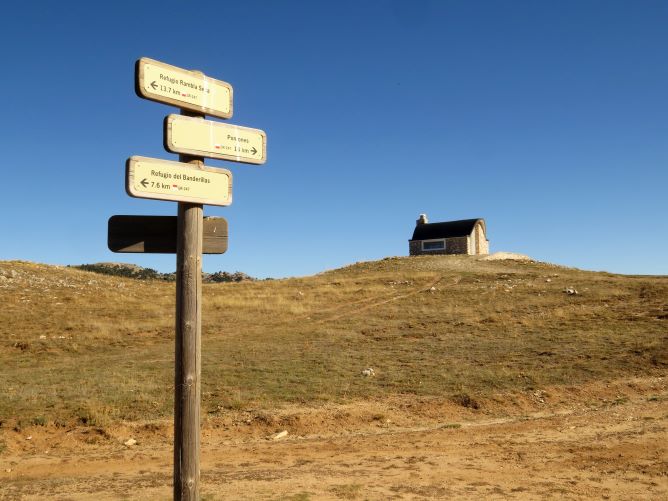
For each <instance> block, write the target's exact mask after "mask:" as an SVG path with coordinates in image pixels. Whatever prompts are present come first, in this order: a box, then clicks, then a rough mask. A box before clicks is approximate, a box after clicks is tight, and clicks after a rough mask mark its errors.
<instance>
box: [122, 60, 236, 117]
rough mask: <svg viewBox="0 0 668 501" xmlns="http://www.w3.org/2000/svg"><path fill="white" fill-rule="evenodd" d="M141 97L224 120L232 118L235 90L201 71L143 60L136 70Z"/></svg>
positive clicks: (137, 90)
mask: <svg viewBox="0 0 668 501" xmlns="http://www.w3.org/2000/svg"><path fill="white" fill-rule="evenodd" d="M135 90H136V92H137V95H138V96H139V97H143V98H145V99H150V100H152V101H157V102H159V103H166V104H171V105H174V106H178V107H179V108H186V109H189V110H193V111H199V112H200V113H204V114H206V115H211V116H214V117H220V118H230V117H231V116H232V86H231V85H230V84H228V83H227V82H223V81H222V80H216V79H215V78H210V77H207V76H206V75H204V74H203V73H201V72H199V71H189V70H184V69H182V68H178V67H176V66H171V65H169V64H165V63H161V62H160V61H155V60H153V59H149V58H147V57H142V58H141V59H140V60H138V61H137V64H136V66H135Z"/></svg>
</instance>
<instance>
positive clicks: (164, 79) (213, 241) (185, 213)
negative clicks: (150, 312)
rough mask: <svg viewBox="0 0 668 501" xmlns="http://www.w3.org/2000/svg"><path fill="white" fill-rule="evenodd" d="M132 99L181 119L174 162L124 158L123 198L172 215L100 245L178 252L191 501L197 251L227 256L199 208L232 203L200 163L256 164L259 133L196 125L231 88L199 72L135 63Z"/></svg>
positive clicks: (112, 226)
mask: <svg viewBox="0 0 668 501" xmlns="http://www.w3.org/2000/svg"><path fill="white" fill-rule="evenodd" d="M135 92H136V93H137V95H138V96H139V97H141V98H145V99H150V100H151V101H157V102H159V103H164V104H170V105H173V106H177V107H179V108H180V109H181V115H170V116H169V117H167V118H166V119H165V131H164V136H163V139H164V143H165V148H166V149H167V150H169V151H172V152H175V153H180V155H179V161H178V162H173V161H168V160H158V159H154V158H147V157H137V156H135V157H131V158H130V159H129V160H128V161H127V164H126V179H125V187H126V191H127V193H128V194H129V195H130V196H133V197H139V198H149V199H156V200H168V201H174V202H178V211H177V216H176V217H175V218H174V217H170V216H167V217H166V218H165V217H159V216H113V217H111V218H110V220H109V228H108V246H109V248H110V249H111V250H112V251H114V252H158V253H160V252H176V339H175V366H174V499H176V500H197V499H199V481H200V468H199V455H200V433H199V430H200V392H201V390H200V375H201V335H202V253H203V252H204V253H212V254H213V253H223V252H225V251H226V250H227V222H226V221H225V220H224V219H222V218H203V204H207V205H219V206H227V205H230V204H231V203H232V174H231V173H230V171H228V170H226V169H218V168H212V167H207V166H205V165H204V157H209V158H217V159H222V160H230V161H234V162H244V163H250V164H262V163H264V162H265V161H266V157H267V147H266V143H267V136H266V134H265V133H264V132H263V131H261V130H257V129H250V128H247V127H239V126H234V125H226V124H222V123H220V122H213V121H208V120H204V117H205V115H211V116H214V117H218V118H230V117H231V116H232V108H233V106H232V86H231V85H230V84H228V83H226V82H223V81H222V80H216V79H214V78H210V77H207V76H205V75H204V74H203V73H201V72H199V71H191V70H185V69H182V68H178V67H176V66H171V65H169V64H165V63H162V62H160V61H155V60H153V59H148V58H145V57H143V58H141V59H139V60H138V61H137V62H136V64H135Z"/></svg>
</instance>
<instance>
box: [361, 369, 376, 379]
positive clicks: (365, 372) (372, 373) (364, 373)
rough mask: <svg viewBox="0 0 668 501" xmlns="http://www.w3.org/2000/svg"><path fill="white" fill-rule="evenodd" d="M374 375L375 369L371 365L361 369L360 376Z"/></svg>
mask: <svg viewBox="0 0 668 501" xmlns="http://www.w3.org/2000/svg"><path fill="white" fill-rule="evenodd" d="M375 375H376V371H374V370H373V367H368V368H366V369H364V370H363V371H362V376H366V377H370V376H375Z"/></svg>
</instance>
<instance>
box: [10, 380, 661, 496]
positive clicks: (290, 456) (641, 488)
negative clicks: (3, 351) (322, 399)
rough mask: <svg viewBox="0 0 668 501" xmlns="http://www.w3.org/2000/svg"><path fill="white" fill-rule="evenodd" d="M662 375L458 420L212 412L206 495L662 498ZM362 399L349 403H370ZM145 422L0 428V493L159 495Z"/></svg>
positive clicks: (158, 444)
mask: <svg viewBox="0 0 668 501" xmlns="http://www.w3.org/2000/svg"><path fill="white" fill-rule="evenodd" d="M635 386H636V388H637V387H638V386H637V385H635ZM659 386H660V387H661V391H659V392H658V393H657V389H658V388H659V387H658V386H657V385H656V384H654V385H653V386H652V388H653V389H649V385H645V386H644V390H643V391H638V392H636V393H635V394H634V395H630V396H629V394H628V392H627V394H626V395H625V396H623V397H621V396H620V398H617V399H614V400H604V402H607V403H606V404H605V405H598V406H594V407H591V406H585V405H581V404H579V405H573V406H570V407H568V408H561V409H557V408H551V409H550V408H546V409H545V410H543V411H541V412H531V413H526V414H524V413H519V414H518V413H516V415H514V416H513V415H507V414H506V415H503V414H504V412H501V411H500V410H499V409H496V410H495V412H494V413H492V415H490V414H487V415H484V414H476V413H468V414H466V413H464V414H460V415H459V416H458V418H460V419H459V422H457V423H454V422H453V421H452V419H453V414H452V413H451V409H449V408H446V407H442V406H441V407H439V406H432V407H424V408H421V409H419V410H418V412H419V413H420V414H422V415H424V416H426V417H425V420H424V421H423V422H422V423H419V424H417V425H415V426H411V425H410V423H409V422H407V421H406V420H405V418H406V417H407V416H408V415H407V414H404V415H403V417H402V416H401V415H398V414H397V415H396V416H395V415H391V417H392V418H395V417H396V418H397V424H394V421H390V422H387V421H389V420H384V418H383V417H378V416H376V417H377V419H376V418H374V419H375V420H373V419H372V422H371V424H369V423H368V422H367V423H366V424H365V425H362V424H360V426H359V427H358V428H357V429H355V427H351V426H350V423H349V424H348V426H347V427H345V429H342V430H340V431H337V430H336V429H332V427H331V426H329V427H328V426H324V425H323V426H322V427H321V428H318V426H317V422H318V420H321V419H323V418H324V417H325V414H331V412H329V411H327V413H325V414H317V413H316V414H314V415H313V416H312V418H313V419H312V420H311V421H309V422H308V423H309V424H308V426H309V427H310V428H309V429H310V430H311V432H310V433H302V434H301V435H300V434H299V432H295V433H294V434H293V433H291V434H290V435H288V437H287V438H285V439H282V440H279V441H274V440H271V439H268V438H267V437H268V434H267V431H266V430H264V429H262V430H260V429H254V428H253V426H247V427H246V428H243V423H242V425H241V426H242V428H239V427H234V426H231V423H229V422H228V423H218V424H217V425H216V426H211V425H209V426H207V427H205V430H204V433H203V440H202V494H203V499H204V500H207V499H208V500H212V499H230V500H255V499H258V500H320V499H324V500H328V499H360V500H389V499H396V500H404V499H405V500H408V499H473V498H479V499H508V498H513V499H550V498H552V499H589V498H592V499H594V498H595V499H668V446H667V440H666V439H667V438H668V434H667V432H666V430H667V424H668V398H667V395H666V392H665V382H663V381H662V382H661V384H660V385H659ZM611 391H612V393H616V392H618V390H616V389H613V390H611ZM587 398H591V393H587ZM365 405H366V404H364V403H359V404H355V405H353V406H349V407H347V408H346V413H345V414H346V415H349V416H353V417H352V418H351V419H353V420H354V419H355V416H362V415H364V412H368V411H369V410H371V411H373V412H377V409H376V408H371V407H369V408H366V409H364V407H365ZM356 411H359V412H358V413H357V414H355V412H356ZM414 411H415V409H413V412H414ZM336 412H337V413H338V414H341V410H340V409H339V410H338V411H336ZM388 415H390V414H388ZM439 417H440V418H441V419H439ZM402 419H403V421H402ZM302 422H306V421H302ZM314 423H316V426H315V428H313V424H314ZM228 425H230V426H228ZM142 429H143V430H144V434H143V435H142V432H141V430H139V429H136V428H135V429H134V430H132V432H133V433H135V436H137V438H138V440H139V442H138V444H137V445H136V446H133V447H126V446H124V445H123V444H122V438H121V437H124V436H125V435H124V434H127V433H129V432H130V431H129V430H127V429H120V428H119V429H116V431H115V432H114V433H112V434H109V433H108V432H106V431H104V430H96V429H71V430H62V431H60V432H57V431H54V430H50V429H46V428H44V429H40V428H33V429H32V431H30V430H24V431H22V432H21V433H16V432H12V433H13V434H12V435H11V436H10V435H7V434H5V437H8V439H9V442H8V443H9V447H8V450H6V451H4V453H3V454H2V455H0V499H3V500H5V499H7V500H9V499H22V500H38V499H40V500H41V499H47V498H48V499H61V500H83V499H95V500H96V501H102V500H111V499H146V500H155V499H169V498H170V496H171V490H170V484H171V468H172V458H171V437H169V436H166V435H164V434H161V433H163V432H164V430H162V431H161V428H160V427H154V426H148V425H145V426H143V428H142ZM166 429H168V425H166V426H165V430H166ZM240 430H241V431H240ZM301 431H302V432H303V429H302V430H301ZM27 433H32V435H26V434H27ZM28 437H30V440H28ZM19 440H21V441H19Z"/></svg>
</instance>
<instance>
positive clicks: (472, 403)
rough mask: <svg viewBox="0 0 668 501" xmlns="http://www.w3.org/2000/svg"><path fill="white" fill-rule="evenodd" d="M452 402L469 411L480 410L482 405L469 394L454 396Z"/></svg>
mask: <svg viewBox="0 0 668 501" xmlns="http://www.w3.org/2000/svg"><path fill="white" fill-rule="evenodd" d="M452 401H453V402H454V403H456V404H459V405H461V406H462V407H466V408H468V409H480V404H479V403H478V401H477V400H476V399H474V398H473V397H472V396H470V395H469V394H468V393H458V394H456V395H453V397H452Z"/></svg>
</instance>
